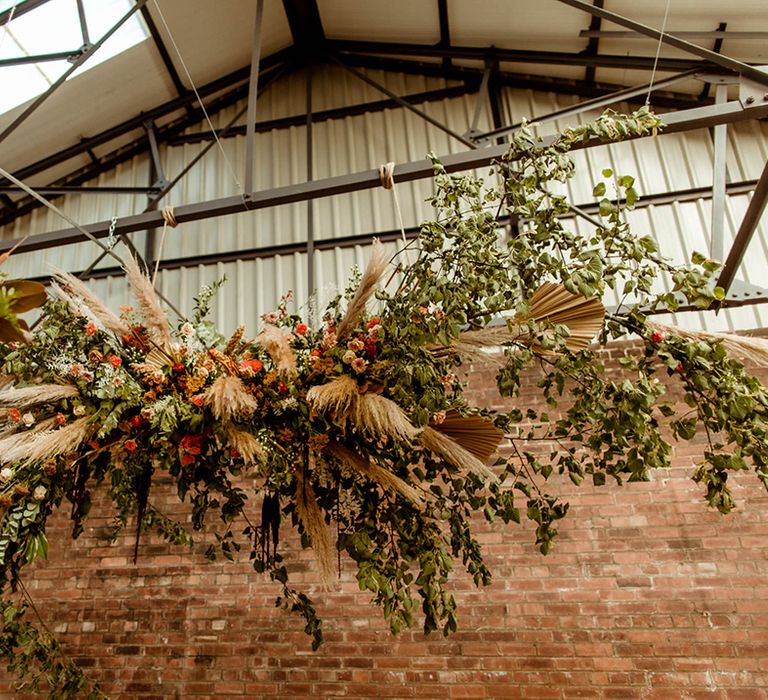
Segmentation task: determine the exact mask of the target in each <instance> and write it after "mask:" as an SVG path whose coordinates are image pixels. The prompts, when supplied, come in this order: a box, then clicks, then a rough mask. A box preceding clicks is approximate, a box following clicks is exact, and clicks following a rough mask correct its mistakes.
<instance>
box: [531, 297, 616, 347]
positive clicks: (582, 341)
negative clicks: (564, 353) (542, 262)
mask: <svg viewBox="0 0 768 700" xmlns="http://www.w3.org/2000/svg"><path fill="white" fill-rule="evenodd" d="M530 306H531V314H530V318H532V319H533V320H534V321H549V322H550V323H557V324H563V325H565V326H568V330H569V331H570V335H569V336H568V338H566V340H565V345H566V347H568V349H570V350H583V349H584V348H586V347H587V346H588V345H589V344H590V343H591V342H592V339H593V338H594V337H595V336H596V335H597V334H598V333H599V331H600V329H601V328H602V327H603V320H604V319H605V308H604V307H603V305H602V303H601V302H600V300H599V299H598V298H597V297H592V298H590V299H587V298H586V297H583V296H580V295H578V294H571V292H569V291H568V290H567V289H566V288H565V287H563V285H562V284H555V283H554V282H544V284H542V285H541V286H540V287H539V288H538V289H537V290H536V291H535V292H534V293H533V296H532V297H531V301H530Z"/></svg>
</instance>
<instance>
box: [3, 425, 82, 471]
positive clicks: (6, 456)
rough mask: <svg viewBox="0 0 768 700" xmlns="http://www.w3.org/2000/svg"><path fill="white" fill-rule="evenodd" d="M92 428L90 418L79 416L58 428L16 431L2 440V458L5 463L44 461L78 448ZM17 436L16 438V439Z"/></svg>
mask: <svg viewBox="0 0 768 700" xmlns="http://www.w3.org/2000/svg"><path fill="white" fill-rule="evenodd" d="M91 430H92V426H91V425H89V419H88V418H87V417H86V418H78V419H77V420H76V421H75V422H74V423H70V424H69V425H65V426H62V427H61V428H58V429H56V430H49V429H43V430H37V431H34V430H33V431H27V432H23V433H16V434H15V435H14V436H12V437H11V438H5V439H4V440H2V443H4V444H3V445H2V447H0V450H1V451H0V459H1V460H2V461H3V462H4V463H10V462H19V461H23V462H24V464H32V463H34V462H42V461H45V460H46V459H51V458H52V457H56V456H58V455H61V454H66V453H67V452H72V451H74V450H76V449H77V448H78V447H79V446H80V445H81V444H82V443H83V442H85V440H87V439H88V436H89V435H90V433H91ZM14 438H15V440H14Z"/></svg>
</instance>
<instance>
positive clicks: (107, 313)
mask: <svg viewBox="0 0 768 700" xmlns="http://www.w3.org/2000/svg"><path fill="white" fill-rule="evenodd" d="M54 278H55V279H56V280H57V281H58V282H59V283H60V284H61V285H62V286H63V287H64V288H65V289H67V290H69V294H70V295H72V296H74V297H77V298H78V299H80V301H81V302H82V303H83V304H84V305H85V307H86V308H87V309H88V310H89V311H90V312H91V313H92V314H93V316H94V318H96V320H97V321H99V322H100V323H101V324H102V325H103V326H104V328H106V329H107V330H110V331H112V332H113V333H115V334H117V335H118V336H121V335H126V334H128V333H130V332H131V329H130V328H129V327H128V325H127V324H126V323H125V322H124V321H123V320H122V319H121V318H120V317H119V316H118V315H117V314H116V313H115V312H114V311H112V310H111V309H110V308H109V307H107V305H106V304H104V302H103V301H101V299H99V298H98V297H97V296H96V295H95V294H94V293H93V292H92V291H91V288H90V287H89V286H88V285H87V284H85V282H83V281H82V280H79V279H78V278H77V277H75V276H74V275H70V274H69V273H68V272H64V271H63V270H57V271H56V273H55V275H54ZM62 296H64V298H65V300H66V301H68V302H69V303H70V304H71V303H72V301H73V300H72V298H71V297H70V296H69V295H68V294H66V293H64V294H63V295H62Z"/></svg>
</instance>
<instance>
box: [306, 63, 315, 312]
mask: <svg viewBox="0 0 768 700" xmlns="http://www.w3.org/2000/svg"><path fill="white" fill-rule="evenodd" d="M312 72H313V71H312V64H311V63H310V64H308V65H307V70H306V81H307V85H306V88H307V95H306V100H307V101H306V107H307V123H306V129H305V133H306V139H307V182H312V180H313V178H314V158H313V147H314V144H313V141H312ZM306 254H307V298H311V297H312V296H313V295H314V293H315V200H314V199H308V200H307V247H306Z"/></svg>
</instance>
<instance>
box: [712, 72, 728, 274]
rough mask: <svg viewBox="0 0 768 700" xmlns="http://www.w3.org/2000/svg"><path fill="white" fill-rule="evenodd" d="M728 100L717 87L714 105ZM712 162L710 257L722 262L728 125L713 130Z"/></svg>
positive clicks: (723, 87) (721, 87) (725, 92)
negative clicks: (713, 150) (713, 151)
mask: <svg viewBox="0 0 768 700" xmlns="http://www.w3.org/2000/svg"><path fill="white" fill-rule="evenodd" d="M727 99H728V86H727V85H718V86H717V89H716V91H715V104H723V103H724V102H725V101H726V100H727ZM713 131H714V149H715V153H714V162H713V164H712V239H711V243H710V257H711V258H712V259H713V260H722V259H723V252H724V250H725V240H724V239H725V183H726V180H727V174H728V173H727V168H726V157H727V148H728V125H727V124H718V125H717V126H716V127H715V128H714V129H713Z"/></svg>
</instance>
